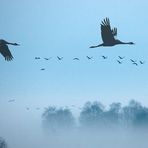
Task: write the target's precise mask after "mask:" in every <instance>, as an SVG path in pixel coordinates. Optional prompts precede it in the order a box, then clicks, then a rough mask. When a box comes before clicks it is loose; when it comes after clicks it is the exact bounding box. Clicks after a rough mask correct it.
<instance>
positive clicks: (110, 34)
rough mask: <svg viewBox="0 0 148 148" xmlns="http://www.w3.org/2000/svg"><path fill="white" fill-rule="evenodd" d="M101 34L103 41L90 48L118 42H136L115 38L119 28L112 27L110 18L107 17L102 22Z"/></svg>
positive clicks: (112, 44)
mask: <svg viewBox="0 0 148 148" xmlns="http://www.w3.org/2000/svg"><path fill="white" fill-rule="evenodd" d="M101 36H102V40H103V43H102V44H99V45H97V46H91V47H90V48H96V47H100V46H114V45H118V44H130V45H132V44H134V43H133V42H121V41H120V40H117V39H115V37H116V36H117V28H113V29H111V26H110V21H109V18H106V19H104V20H103V21H102V23H101Z"/></svg>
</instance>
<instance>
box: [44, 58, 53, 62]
mask: <svg viewBox="0 0 148 148" xmlns="http://www.w3.org/2000/svg"><path fill="white" fill-rule="evenodd" d="M51 58H52V57H50V58H44V59H45V60H47V61H48V60H50V59H51Z"/></svg>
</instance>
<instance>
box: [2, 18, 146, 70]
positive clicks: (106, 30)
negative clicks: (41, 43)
mask: <svg viewBox="0 0 148 148" xmlns="http://www.w3.org/2000/svg"><path fill="white" fill-rule="evenodd" d="M116 36H117V28H113V29H111V26H110V20H109V18H105V19H104V20H103V21H102V22H101V37H102V41H103V43H102V44H99V45H95V46H90V48H97V47H101V46H103V47H106V46H108V47H112V46H115V45H119V44H128V45H134V43H133V42H122V41H120V40H118V39H116ZM8 45H14V46H19V44H17V43H10V42H7V41H5V40H3V39H0V53H1V54H2V56H3V57H4V58H5V60H6V61H11V60H12V59H13V56H12V54H11V52H10V50H9V48H8ZM86 57H87V59H88V60H92V59H93V57H89V56H86ZM118 57H119V59H117V62H118V63H119V64H122V62H123V59H124V58H125V57H121V56H118ZM51 58H52V57H50V58H44V59H45V60H50V59H51ZM102 58H103V59H107V56H102ZM35 59H36V60H38V59H40V57H35ZM57 59H58V60H62V59H63V57H59V56H57ZM73 60H80V59H79V58H77V57H75V58H73ZM130 61H131V62H132V64H133V65H136V66H138V64H139V63H140V64H141V65H142V64H144V63H145V61H141V60H139V62H137V61H136V60H133V59H130ZM41 70H45V69H44V68H42V69H41Z"/></svg>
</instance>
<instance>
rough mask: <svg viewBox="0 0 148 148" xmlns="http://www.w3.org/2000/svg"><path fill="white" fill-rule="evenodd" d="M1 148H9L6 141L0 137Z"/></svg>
mask: <svg viewBox="0 0 148 148" xmlns="http://www.w3.org/2000/svg"><path fill="white" fill-rule="evenodd" d="M0 148H7V144H6V141H5V140H4V139H3V138H1V137H0Z"/></svg>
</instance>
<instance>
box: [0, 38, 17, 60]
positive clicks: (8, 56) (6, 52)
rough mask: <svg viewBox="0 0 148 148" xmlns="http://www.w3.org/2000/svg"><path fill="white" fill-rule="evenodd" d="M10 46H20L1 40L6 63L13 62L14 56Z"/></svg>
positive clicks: (0, 45) (1, 48)
mask: <svg viewBox="0 0 148 148" xmlns="http://www.w3.org/2000/svg"><path fill="white" fill-rule="evenodd" d="M8 45H14V46H18V45H19V44H17V43H10V42H7V41H5V40H0V53H1V54H2V55H3V57H4V58H5V60H6V61H11V60H12V59H13V56H12V54H11V52H10V50H9V48H8Z"/></svg>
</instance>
